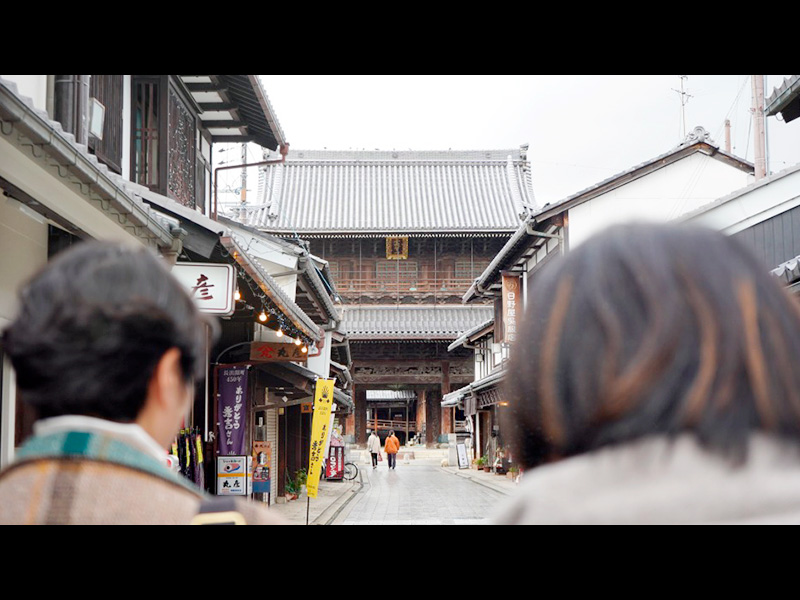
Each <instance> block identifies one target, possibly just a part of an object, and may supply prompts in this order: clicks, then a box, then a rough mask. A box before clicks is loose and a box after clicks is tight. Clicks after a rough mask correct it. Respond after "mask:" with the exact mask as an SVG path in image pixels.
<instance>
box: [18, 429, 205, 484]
mask: <svg viewBox="0 0 800 600" xmlns="http://www.w3.org/2000/svg"><path fill="white" fill-rule="evenodd" d="M164 457H165V462H164V463H160V462H159V461H157V460H156V459H155V458H153V457H152V456H150V455H148V454H146V453H144V452H142V451H141V450H139V449H137V448H134V447H132V446H130V445H128V444H125V443H124V442H121V441H119V440H118V439H115V438H113V437H111V436H108V435H102V434H97V433H88V432H84V431H61V432H57V433H51V434H47V435H38V436H33V437H32V438H30V439H28V440H27V441H26V442H25V443H24V444H23V445H22V447H21V448H20V449H19V450H18V452H17V458H16V461H15V462H17V463H20V464H21V463H23V462H28V461H31V460H42V459H61V460H65V459H66V460H69V459H75V460H95V461H100V462H109V463H114V464H119V465H123V466H126V467H129V468H131V469H137V470H139V471H144V472H146V473H149V474H151V475H155V476H156V477H160V478H162V479H166V480H167V481H171V482H173V483H176V484H177V485H180V486H183V487H185V488H187V489H189V490H191V491H193V492H195V493H197V494H198V495H203V491H202V490H201V489H200V488H198V487H197V486H196V485H194V484H193V483H192V482H190V481H188V480H187V479H185V478H183V477H181V476H180V475H178V474H177V473H175V472H173V471H171V470H170V469H169V468H168V467H167V466H166V453H165V455H164Z"/></svg>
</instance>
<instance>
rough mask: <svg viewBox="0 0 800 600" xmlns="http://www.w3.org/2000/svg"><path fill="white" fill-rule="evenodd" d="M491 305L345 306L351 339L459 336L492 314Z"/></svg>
mask: <svg viewBox="0 0 800 600" xmlns="http://www.w3.org/2000/svg"><path fill="white" fill-rule="evenodd" d="M493 313H494V308H493V307H492V306H489V305H479V306H472V305H470V306H460V305H437V306H407V305H406V306H363V305H362V306H348V307H346V308H344V309H342V315H343V321H344V325H345V326H346V327H347V331H348V338H349V339H350V341H351V342H352V341H354V340H355V341H357V340H362V341H363V340H373V339H374V340H386V339H396V340H449V341H452V340H455V339H456V338H458V336H459V335H461V333H462V332H463V331H466V330H468V329H472V328H473V327H475V326H476V325H477V324H479V323H484V322H485V321H487V320H488V319H490V318H491V316H492V314H493Z"/></svg>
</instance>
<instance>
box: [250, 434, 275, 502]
mask: <svg viewBox="0 0 800 600" xmlns="http://www.w3.org/2000/svg"><path fill="white" fill-rule="evenodd" d="M271 466H272V442H253V492H255V493H257V494H268V493H269V491H270V490H269V486H270V471H269V470H270V467H271Z"/></svg>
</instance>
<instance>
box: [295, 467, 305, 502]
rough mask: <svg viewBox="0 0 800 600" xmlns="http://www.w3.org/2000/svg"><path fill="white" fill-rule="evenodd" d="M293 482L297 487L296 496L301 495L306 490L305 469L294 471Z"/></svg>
mask: <svg viewBox="0 0 800 600" xmlns="http://www.w3.org/2000/svg"><path fill="white" fill-rule="evenodd" d="M294 482H295V485H296V487H297V494H298V496H302V495H303V494H304V493H305V491H306V482H308V473H307V472H306V470H305V469H300V470H298V471H296V472H295V474H294Z"/></svg>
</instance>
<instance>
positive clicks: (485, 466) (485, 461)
mask: <svg viewBox="0 0 800 600" xmlns="http://www.w3.org/2000/svg"><path fill="white" fill-rule="evenodd" d="M478 468H479V469H483V470H484V471H486V472H487V473H488V472H490V471H491V470H492V465H491V464H489V457H488V456H486V455H485V454H484V455H483V456H481V464H480V465H479V466H478Z"/></svg>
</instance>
